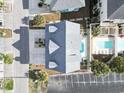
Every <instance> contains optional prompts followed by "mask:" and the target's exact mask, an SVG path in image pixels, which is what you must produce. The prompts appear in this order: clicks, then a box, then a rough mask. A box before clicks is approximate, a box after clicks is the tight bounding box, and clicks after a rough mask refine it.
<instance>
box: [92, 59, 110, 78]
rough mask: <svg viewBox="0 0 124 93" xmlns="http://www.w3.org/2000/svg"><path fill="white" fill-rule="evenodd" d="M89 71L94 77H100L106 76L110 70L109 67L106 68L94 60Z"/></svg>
mask: <svg viewBox="0 0 124 93" xmlns="http://www.w3.org/2000/svg"><path fill="white" fill-rule="evenodd" d="M91 71H92V72H93V73H94V75H96V76H100V75H105V74H108V73H109V72H110V69H109V66H107V65H106V64H104V63H103V62H100V61H98V60H94V61H93V62H92V63H91Z"/></svg>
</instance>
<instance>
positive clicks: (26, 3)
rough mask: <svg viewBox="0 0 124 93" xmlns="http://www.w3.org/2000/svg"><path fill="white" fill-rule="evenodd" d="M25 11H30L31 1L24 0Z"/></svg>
mask: <svg viewBox="0 0 124 93" xmlns="http://www.w3.org/2000/svg"><path fill="white" fill-rule="evenodd" d="M22 3H23V9H29V0H22Z"/></svg>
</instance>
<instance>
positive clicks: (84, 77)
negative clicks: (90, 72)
mask: <svg viewBox="0 0 124 93" xmlns="http://www.w3.org/2000/svg"><path fill="white" fill-rule="evenodd" d="M83 81H84V86H85V77H84V74H83Z"/></svg>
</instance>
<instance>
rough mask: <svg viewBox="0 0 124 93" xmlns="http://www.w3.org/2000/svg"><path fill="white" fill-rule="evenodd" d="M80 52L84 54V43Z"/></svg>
mask: <svg viewBox="0 0 124 93" xmlns="http://www.w3.org/2000/svg"><path fill="white" fill-rule="evenodd" d="M80 52H81V53H83V52H84V43H83V42H82V43H81V45H80Z"/></svg>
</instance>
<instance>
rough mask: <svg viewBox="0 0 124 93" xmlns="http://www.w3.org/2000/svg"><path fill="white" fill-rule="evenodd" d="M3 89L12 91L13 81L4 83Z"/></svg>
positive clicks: (9, 80) (8, 80)
mask: <svg viewBox="0 0 124 93" xmlns="http://www.w3.org/2000/svg"><path fill="white" fill-rule="evenodd" d="M4 89H5V90H12V89H13V80H12V79H7V80H5V81H4Z"/></svg>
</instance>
